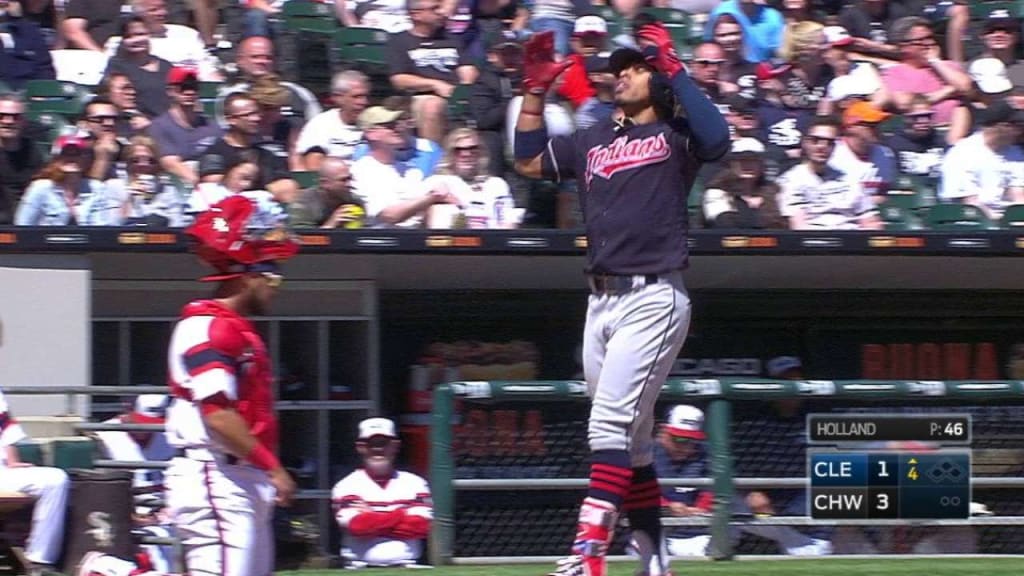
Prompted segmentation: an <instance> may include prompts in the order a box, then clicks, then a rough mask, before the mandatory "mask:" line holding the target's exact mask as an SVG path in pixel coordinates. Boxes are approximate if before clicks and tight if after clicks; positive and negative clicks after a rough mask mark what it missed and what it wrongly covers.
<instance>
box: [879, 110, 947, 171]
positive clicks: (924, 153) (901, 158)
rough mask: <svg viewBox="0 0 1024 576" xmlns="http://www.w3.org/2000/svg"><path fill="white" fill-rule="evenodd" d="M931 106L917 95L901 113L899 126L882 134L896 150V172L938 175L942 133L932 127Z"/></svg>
mask: <svg viewBox="0 0 1024 576" xmlns="http://www.w3.org/2000/svg"><path fill="white" fill-rule="evenodd" d="M932 116H933V114H932V110H931V106H930V105H929V104H928V100H927V99H926V98H925V97H924V96H917V97H915V98H914V102H913V104H912V105H911V107H910V111H908V112H907V113H906V114H904V115H903V128H902V129H901V130H900V131H899V132H896V133H895V134H892V135H890V136H888V137H887V138H885V145H886V146H888V147H889V148H891V149H892V151H893V152H894V153H895V154H896V160H897V166H898V167H899V172H900V174H906V175H909V176H928V177H931V178H938V177H939V172H940V169H941V167H942V158H943V156H945V154H946V148H947V147H948V144H947V143H946V136H945V135H943V134H942V133H941V132H939V131H938V130H936V129H935V124H934V123H933V122H932Z"/></svg>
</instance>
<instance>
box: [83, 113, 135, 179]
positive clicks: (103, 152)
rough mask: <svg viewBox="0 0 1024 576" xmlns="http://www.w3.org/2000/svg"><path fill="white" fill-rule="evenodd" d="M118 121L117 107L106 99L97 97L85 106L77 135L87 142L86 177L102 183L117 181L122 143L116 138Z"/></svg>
mask: <svg viewBox="0 0 1024 576" xmlns="http://www.w3.org/2000/svg"><path fill="white" fill-rule="evenodd" d="M120 117H121V115H120V112H119V111H118V109H117V106H115V105H114V103H113V102H111V101H110V100H107V99H106V98H102V97H97V98H93V99H92V100H90V101H89V103H88V104H86V105H85V110H84V111H83V113H82V120H81V121H80V122H79V124H78V126H79V134H80V135H81V136H82V137H84V138H85V139H86V140H87V141H88V144H89V146H88V150H87V152H88V156H89V158H88V160H89V162H88V163H87V164H86V169H87V174H88V176H89V177H90V178H95V179H96V180H100V181H104V180H108V179H110V178H115V177H117V171H118V169H119V166H118V159H119V158H121V148H122V147H123V146H124V141H123V140H121V139H120V138H119V137H118V135H117V121H118V119H119V118H120Z"/></svg>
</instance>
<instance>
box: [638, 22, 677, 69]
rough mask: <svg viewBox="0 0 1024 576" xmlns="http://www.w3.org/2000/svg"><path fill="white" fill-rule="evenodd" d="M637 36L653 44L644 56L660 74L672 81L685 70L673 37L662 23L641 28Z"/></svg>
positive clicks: (645, 51)
mask: <svg viewBox="0 0 1024 576" xmlns="http://www.w3.org/2000/svg"><path fill="white" fill-rule="evenodd" d="M636 35H637V38H639V39H640V40H644V41H646V42H649V43H650V44H651V45H650V46H647V47H646V48H645V49H644V50H643V54H644V57H645V58H646V59H647V62H648V63H649V64H650V65H651V66H654V68H655V69H656V70H657V71H658V72H661V73H662V74H664V75H665V76H668V77H669V79H671V78H672V77H674V76H675V75H676V74H678V73H679V71H680V70H682V69H683V63H682V62H681V61H680V60H679V55H678V54H676V46H675V44H674V43H673V42H672V36H671V35H670V34H669V33H668V30H666V29H665V27H664V26H663V25H662V24H661V23H660V22H655V23H653V24H647V25H646V26H641V27H640V29H639V30H637V32H636Z"/></svg>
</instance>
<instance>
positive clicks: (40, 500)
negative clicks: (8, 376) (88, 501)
mask: <svg viewBox="0 0 1024 576" xmlns="http://www.w3.org/2000/svg"><path fill="white" fill-rule="evenodd" d="M25 438H27V436H26V435H25V431H24V430H23V429H22V428H21V425H19V424H18V422H17V420H15V419H14V416H12V415H11V413H10V409H9V408H8V407H7V400H6V399H5V398H4V394H3V392H2V391H0V492H21V493H23V494H28V495H29V496H32V497H34V498H35V499H36V503H35V508H34V509H33V510H32V530H31V532H30V533H29V538H28V548H27V550H26V551H25V557H26V558H28V560H29V561H30V562H32V563H33V564H34V567H33V572H32V574H33V576H35V575H37V574H47V573H51V572H52V567H53V565H54V564H56V562H57V560H58V559H60V553H61V546H62V545H63V538H64V513H65V511H66V509H67V500H68V475H67V474H65V473H64V471H63V470H60V469H58V468H45V467H43V466H33V465H32V464H30V463H28V462H22V461H21V460H20V459H19V458H18V449H17V448H16V447H15V444H17V443H18V442H20V441H22V440H24V439H25ZM52 573H54V574H56V572H52Z"/></svg>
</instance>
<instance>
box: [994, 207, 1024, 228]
mask: <svg viewBox="0 0 1024 576" xmlns="http://www.w3.org/2000/svg"><path fill="white" fill-rule="evenodd" d="M999 223H1000V224H1001V225H1002V227H1003V228H1024V204H1013V205H1012V206H1007V207H1006V210H1004V211H1003V218H1002V220H1000V221H999Z"/></svg>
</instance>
